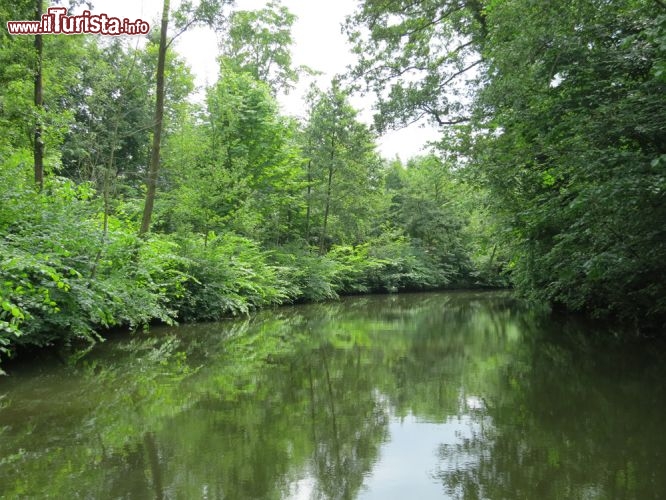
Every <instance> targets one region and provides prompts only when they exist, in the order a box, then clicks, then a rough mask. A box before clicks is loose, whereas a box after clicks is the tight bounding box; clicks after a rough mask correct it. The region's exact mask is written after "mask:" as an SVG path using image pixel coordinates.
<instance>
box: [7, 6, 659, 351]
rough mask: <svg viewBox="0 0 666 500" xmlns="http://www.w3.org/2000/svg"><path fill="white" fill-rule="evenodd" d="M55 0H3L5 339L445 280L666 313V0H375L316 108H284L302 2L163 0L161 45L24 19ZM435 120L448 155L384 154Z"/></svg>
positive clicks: (192, 317)
mask: <svg viewBox="0 0 666 500" xmlns="http://www.w3.org/2000/svg"><path fill="white" fill-rule="evenodd" d="M43 9H44V5H42V4H41V1H40V0H37V2H36V4H35V1H34V0H31V1H25V0H23V1H17V2H13V3H12V4H11V5H3V6H2V7H0V21H1V23H0V24H2V27H3V28H2V31H1V32H0V128H1V130H2V133H1V134H0V236H1V237H0V256H1V258H0V302H1V306H2V307H1V309H0V351H1V353H0V354H2V355H3V356H5V357H7V356H11V355H13V354H14V353H15V352H16V351H17V349H20V348H22V347H27V346H47V345H53V344H59V343H65V344H67V343H71V342H73V341H75V340H76V341H78V340H87V341H89V342H94V341H95V340H98V339H101V338H103V336H104V332H105V331H107V330H108V329H110V328H115V327H128V328H131V329H136V328H141V327H145V326H147V325H149V324H150V323H151V322H155V321H161V322H165V323H173V322H176V321H210V320H217V319H220V318H223V317H227V316H231V315H238V314H245V313H247V312H248V311H250V310H253V309H256V308H259V307H262V306H268V305H276V304H283V303H290V302H295V301H317V300H325V299H332V298H336V297H337V296H339V295H340V294H350V293H367V292H395V291H400V290H425V289H435V288H442V287H497V286H502V287H504V286H513V287H515V288H516V290H517V293H520V294H522V295H524V296H526V297H529V298H530V299H532V300H538V301H543V302H549V303H550V304H552V305H553V306H555V307H560V308H563V309H566V310H570V311H580V312H585V313H587V314H591V315H593V316H597V317H611V318H616V319H619V320H622V321H624V322H627V323H629V324H631V325H633V326H634V327H635V329H636V331H640V332H657V331H659V330H663V328H664V326H666V5H665V4H664V3H663V2H661V1H660V0H580V1H577V2H563V1H553V2H539V1H535V0H458V1H453V0H446V1H441V0H438V1H434V0H418V1H416V2H414V1H412V0H409V1H405V0H381V1H378V0H364V1H363V2H361V4H360V5H359V9H358V11H357V12H355V13H353V14H352V15H350V17H349V18H348V19H347V22H346V24H345V26H344V30H345V32H346V33H347V35H348V38H349V40H350V43H351V44H352V47H353V49H352V50H353V52H354V53H355V54H356V55H357V56H358V62H357V64H356V65H355V66H354V67H352V68H349V72H348V73H347V74H346V75H340V76H339V78H336V79H335V80H334V81H333V82H331V83H330V85H329V86H328V87H327V88H317V87H312V88H311V91H310V92H309V94H308V96H307V99H306V100H305V102H304V104H303V106H304V109H307V113H306V115H307V117H306V119H304V120H297V119H295V118H292V117H289V116H285V115H284V114H282V113H281V111H280V107H279V105H278V101H277V96H278V95H280V94H282V93H285V92H287V91H288V90H289V89H290V88H292V87H293V86H294V85H295V83H296V82H297V81H298V79H299V77H302V76H303V75H304V73H307V72H309V71H310V70H309V69H308V68H299V67H295V66H294V64H293V63H292V59H291V55H290V47H291V45H292V37H291V27H292V26H293V23H294V22H295V17H294V15H293V14H291V13H290V12H289V11H288V10H287V9H286V8H285V7H283V6H281V5H280V4H279V3H276V2H271V3H268V4H267V5H266V7H265V8H264V9H262V10H258V11H246V10H239V9H237V8H235V7H234V6H233V5H232V4H230V3H228V2H226V1H224V0H202V1H201V2H200V3H199V4H198V5H197V6H193V5H192V4H191V3H187V2H185V3H183V5H182V6H180V7H179V8H178V9H176V10H173V11H172V10H170V6H169V2H168V0H165V2H164V10H163V16H162V20H161V26H160V27H158V26H155V27H153V30H152V31H151V33H150V34H149V35H148V39H147V41H146V43H145V44H136V43H128V40H125V39H122V38H114V37H99V36H88V35H75V36H61V35H36V36H12V35H9V34H8V33H7V31H6V30H5V26H6V22H7V21H8V20H17V19H33V18H35V16H36V13H37V18H39V13H40V12H42V11H43ZM194 25H209V26H211V27H213V28H214V29H216V30H217V31H219V32H220V33H221V34H222V35H221V39H222V43H221V45H220V48H219V57H218V62H219V66H220V76H219V79H218V81H216V82H214V83H213V84H212V85H210V86H209V87H208V88H206V89H205V97H204V98H203V99H193V98H192V96H193V93H194V90H195V89H194V83H193V82H194V79H193V76H192V74H191V72H190V70H189V68H188V66H187V64H186V62H185V61H184V60H183V59H182V58H181V57H180V56H179V55H178V53H177V47H176V46H175V45H172V42H173V40H174V39H175V38H176V37H177V36H178V34H179V33H182V32H183V31H184V30H186V29H187V28H188V27H190V26H194ZM314 69H315V70H316V68H314ZM354 92H365V93H370V94H374V95H375V97H376V103H377V104H376V112H377V113H376V116H375V122H374V124H373V125H372V126H369V125H367V124H365V123H363V121H362V120H361V119H360V118H359V114H358V111H357V110H355V109H354V107H353V106H352V105H351V104H350V96H351V95H352V93H354ZM419 120H421V121H422V120H429V121H430V122H432V123H433V124H435V125H437V126H439V127H440V129H441V140H439V141H438V142H437V143H436V144H432V145H431V149H430V152H429V153H428V154H424V155H423V156H419V157H415V158H411V159H409V160H407V161H405V162H402V161H401V160H400V159H399V158H394V159H385V158H382V157H381V156H380V155H379V153H378V152H377V142H376V141H377V137H378V134H381V133H383V132H385V131H386V130H388V129H391V128H396V127H401V126H405V125H407V124H409V123H412V122H415V121H419Z"/></svg>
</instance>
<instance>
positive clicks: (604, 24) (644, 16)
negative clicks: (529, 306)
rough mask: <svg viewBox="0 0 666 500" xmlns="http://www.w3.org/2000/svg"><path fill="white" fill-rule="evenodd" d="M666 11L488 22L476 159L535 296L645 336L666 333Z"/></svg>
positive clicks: (501, 5) (625, 7) (520, 275)
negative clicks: (664, 65)
mask: <svg viewBox="0 0 666 500" xmlns="http://www.w3.org/2000/svg"><path fill="white" fill-rule="evenodd" d="M655 8H658V6H657V5H656V3H655V2H652V1H640V2H634V1H624V0H616V1H612V2H604V3H603V4H600V3H599V2H595V1H591V0H590V1H585V2H578V3H577V4H576V5H575V6H574V5H565V4H559V3H558V4H555V3H552V4H549V5H548V6H547V7H545V6H541V5H540V6H537V5H535V4H533V3H531V2H527V1H522V0H515V1H510V2H498V3H496V4H494V5H493V6H492V8H489V9H487V16H488V23H489V30H488V31H489V34H488V41H487V44H486V58H487V61H488V65H489V67H488V85H487V86H486V87H485V88H484V89H483V91H482V92H481V94H480V95H479V99H478V101H477V110H478V111H477V113H478V120H479V126H478V127H477V131H478V132H477V134H478V135H477V136H476V138H477V139H478V140H477V141H476V148H475V149H474V156H475V159H476V161H475V163H476V170H477V171H478V172H480V173H482V175H484V176H485V178H486V179H487V181H488V183H489V185H490V187H491V189H492V191H493V193H494V196H495V201H496V202H497V205H498V209H499V210H502V212H504V213H505V215H506V220H507V222H508V226H509V227H510V228H511V231H512V238H513V239H514V244H515V246H514V248H515V271H514V275H515V279H516V281H517V282H518V283H519V284H520V285H521V286H522V287H523V289H525V290H529V291H531V292H532V293H533V294H534V295H535V296H537V297H539V298H545V299H547V300H549V301H551V302H554V303H556V304H560V305H563V306H565V307H567V308H570V309H576V310H587V311H591V312H593V313H595V314H612V315H616V316H620V317H623V318H625V319H628V320H631V321H633V322H635V323H636V325H637V326H646V327H647V326H653V327H654V326H659V325H662V324H663V321H664V319H666V301H665V300H664V297H665V296H666V293H665V290H664V280H663V276H665V275H666V274H665V273H666V267H665V266H664V262H666V260H665V257H666V233H665V232H664V227H663V224H662V223H661V221H663V220H666V204H665V203H664V192H665V189H666V185H665V184H664V176H663V169H664V158H665V157H664V154H665V153H666V129H665V128H664V125H663V124H664V123H666V106H664V102H665V100H664V95H665V92H666V87H665V86H664V82H663V81H661V80H660V79H659V78H658V77H657V71H655V69H656V67H655V64H656V63H657V62H658V58H659V54H660V49H659V45H658V43H657V41H656V40H655V39H654V38H653V37H652V36H651V34H652V33H654V30H656V29H658V22H659V21H658V19H659V16H657V17H655V16H654V9H655ZM518 14H519V15H520V18H521V21H520V24H519V23H518V22H517V19H518V18H517V17H515V16H518ZM526 27H528V28H526ZM479 132H483V133H479Z"/></svg>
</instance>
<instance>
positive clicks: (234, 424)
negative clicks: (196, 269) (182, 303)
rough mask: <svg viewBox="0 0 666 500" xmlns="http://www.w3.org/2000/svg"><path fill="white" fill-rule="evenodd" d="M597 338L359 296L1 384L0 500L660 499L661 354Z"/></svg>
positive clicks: (423, 302) (462, 310) (529, 322)
mask: <svg viewBox="0 0 666 500" xmlns="http://www.w3.org/2000/svg"><path fill="white" fill-rule="evenodd" d="M597 330H599V331H596V330H594V329H592V328H591V327H590V325H582V324H576V323H575V322H573V321H572V320H565V319H561V318H560V319H557V318H552V317H550V318H549V317H548V316H547V315H546V314H545V313H540V312H536V311H529V310H525V309H523V308H521V307H520V306H518V305H517V304H516V303H514V301H512V300H511V298H510V296H509V295H507V294H498V293H468V292H465V293H441V294H414V295H400V296H381V297H363V298H351V299H346V300H343V301H340V302H338V303H334V304H318V305H307V306H298V307H292V308H281V309H276V310H272V311H265V312H262V313H260V314H258V315H256V316H254V317H252V318H248V319H244V320H237V321H230V322H225V323H217V324H209V325H195V326H187V327H179V328H164V329H155V330H154V331H153V332H152V333H151V334H150V335H137V336H135V337H133V338H131V339H129V340H128V339H120V340H115V341H109V342H108V343H107V344H105V345H102V346H100V348H99V349H96V350H94V351H93V352H92V353H91V354H90V355H88V356H86V357H85V358H83V359H82V360H78V361H77V360H75V359H74V358H72V359H71V361H70V362H56V361H48V362H47V361H44V360H40V361H39V362H33V363H32V364H31V365H29V366H15V367H13V368H12V369H11V370H10V371H11V376H10V377H5V378H3V379H0V497H7V498H25V497H39V498H45V497H52V498H183V499H191V498H211V499H212V498H227V499H245V498H247V499H250V498H253V499H254V498H268V499H273V498H275V499H277V498H295V499H301V498H302V499H310V498H322V499H328V498H333V499H351V498H365V499H390V498H442V497H444V498H447V497H448V498H641V499H643V498H660V497H662V496H664V495H666V475H664V474H663V473H662V472H663V471H664V470H666V454H664V451H663V450H664V449H666V446H664V445H666V438H664V433H663V432H662V430H661V425H662V422H663V421H664V417H666V409H665V401H666V398H665V397H664V396H666V394H665V393H664V392H665V391H664V386H665V384H666V382H665V381H666V377H665V375H666V373H665V372H666V366H665V364H664V363H663V361H664V359H663V355H662V354H661V353H660V350H659V348H658V347H657V346H654V345H652V346H642V345H639V344H637V343H633V344H628V345H627V344H625V345H619V344H618V343H612V342H609V341H608V340H604V341H602V340H599V338H600V337H603V338H605V339H608V337H609V335H607V333H608V332H604V331H603V330H602V329H601V327H597ZM604 334H605V335H604Z"/></svg>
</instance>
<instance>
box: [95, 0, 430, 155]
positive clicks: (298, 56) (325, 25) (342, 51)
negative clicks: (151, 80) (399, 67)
mask: <svg viewBox="0 0 666 500" xmlns="http://www.w3.org/2000/svg"><path fill="white" fill-rule="evenodd" d="M93 1H94V8H93V12H94V13H97V14H102V13H104V14H107V15H109V16H115V17H120V18H125V17H126V18H128V19H130V20H131V21H133V20H135V19H142V20H144V21H147V22H148V23H149V24H150V25H151V28H152V27H154V26H156V25H158V24H159V20H160V18H161V14H162V1H161V0H93ZM267 3H268V2H267V1H266V0H237V1H236V6H235V9H237V10H256V9H260V8H262V7H264V6H265V5H266V4H267ZM179 4H180V2H179V1H178V0H172V2H171V8H172V10H173V9H175V8H177V7H178V5H179ZM282 4H283V5H284V6H285V7H287V8H288V9H289V11H291V12H292V13H293V14H295V15H296V16H297V18H298V19H297V20H296V22H295V24H294V26H293V30H292V36H293V39H294V45H293V47H292V57H293V64H294V65H295V66H301V65H304V66H309V67H311V68H312V69H314V70H317V71H320V72H321V73H322V74H321V75H319V76H316V77H307V76H305V77H303V78H302V81H301V82H299V84H298V85H297V87H296V88H295V89H294V90H292V91H291V92H290V93H289V95H287V96H280V97H279V101H280V105H281V107H282V111H283V112H284V113H285V114H287V115H290V116H296V117H298V118H304V117H305V115H306V105H305V101H304V97H305V94H306V93H307V90H308V88H309V86H310V83H311V82H313V81H316V83H317V85H318V86H319V87H320V88H322V89H324V90H325V89H327V88H328V87H329V82H330V81H331V79H332V78H333V77H334V76H335V75H337V74H340V73H344V72H345V71H346V68H347V66H348V65H350V64H353V63H354V56H353V54H352V53H351V50H350V46H349V45H348V43H347V38H346V36H345V35H344V34H343V33H342V29H341V23H342V22H344V19H345V16H347V15H349V14H351V13H353V12H354V10H355V8H356V6H357V4H358V2H357V0H282ZM139 41H140V40H137V42H139ZM174 46H175V49H176V51H177V52H178V53H179V54H180V55H181V57H183V59H185V60H186V61H187V63H188V65H189V66H190V67H191V69H192V73H193V74H194V76H195V84H196V86H197V87H198V88H199V89H204V88H205V87H206V86H208V85H212V84H213V83H215V81H216V80H217V78H218V73H219V70H218V64H217V56H218V54H219V50H218V37H217V36H216V34H215V33H214V32H213V31H212V30H210V29H208V28H195V29H190V30H188V31H187V32H186V33H184V34H182V35H181V36H180V37H179V38H178V39H177V40H176V42H175V43H174ZM351 103H352V105H353V106H354V107H356V108H357V109H358V110H359V111H360V119H361V120H362V121H364V122H365V123H367V124H368V125H370V124H371V123H372V114H373V112H372V103H373V99H372V97H358V96H354V97H352V99H351ZM439 136H440V134H439V133H438V131H437V130H436V129H435V128H433V127H425V128H423V127H419V126H418V125H412V126H410V127H407V128H406V129H402V130H399V131H393V132H389V133H387V134H385V135H384V136H383V137H381V138H380V140H379V141H378V143H379V151H380V153H381V154H382V155H383V156H384V157H385V158H387V159H393V158H394V157H395V156H396V155H398V156H400V158H401V159H402V160H403V161H404V160H407V159H408V158H410V157H412V156H415V155H417V154H419V153H420V152H421V149H422V147H423V146H424V145H425V143H426V142H427V141H434V140H436V139H438V138H439Z"/></svg>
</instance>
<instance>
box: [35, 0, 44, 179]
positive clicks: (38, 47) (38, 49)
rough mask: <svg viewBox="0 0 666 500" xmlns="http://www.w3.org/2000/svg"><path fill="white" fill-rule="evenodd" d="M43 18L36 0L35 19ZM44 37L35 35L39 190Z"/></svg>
mask: <svg viewBox="0 0 666 500" xmlns="http://www.w3.org/2000/svg"><path fill="white" fill-rule="evenodd" d="M41 18H42V0H36V3H35V19H36V20H37V21H39V20H40V19H41ZM42 42H43V40H42V35H35V54H36V58H37V61H36V64H35V110H36V113H37V116H36V119H35V136H34V138H35V146H34V149H33V158H34V162H35V184H37V186H38V187H39V190H40V191H41V189H42V188H43V187H44V140H43V139H42V129H43V127H42V111H43V109H44V95H43V88H42V54H43V43H42Z"/></svg>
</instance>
